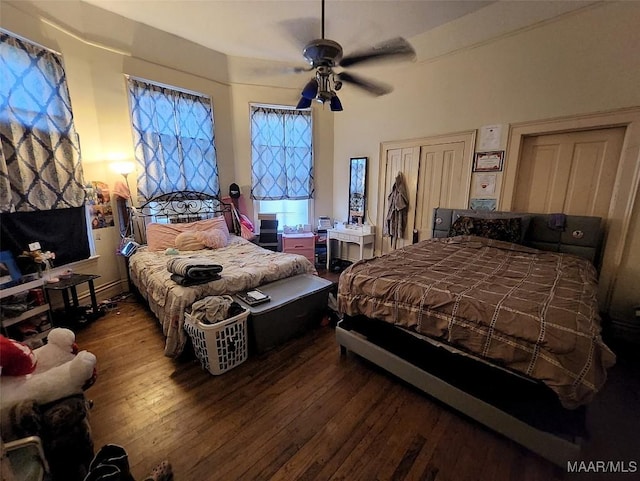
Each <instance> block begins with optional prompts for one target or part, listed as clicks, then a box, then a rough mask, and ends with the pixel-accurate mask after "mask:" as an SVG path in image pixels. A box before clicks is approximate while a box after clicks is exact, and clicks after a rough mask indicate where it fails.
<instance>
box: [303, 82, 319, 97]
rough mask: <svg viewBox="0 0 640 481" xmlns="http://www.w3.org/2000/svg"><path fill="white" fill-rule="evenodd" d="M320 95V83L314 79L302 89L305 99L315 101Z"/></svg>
mask: <svg viewBox="0 0 640 481" xmlns="http://www.w3.org/2000/svg"><path fill="white" fill-rule="evenodd" d="M317 93H318V81H317V80H316V79H315V78H312V79H311V80H309V81H308V82H307V85H305V86H304V88H303V89H302V97H303V98H305V99H309V100H313V99H314V98H316V95H317Z"/></svg>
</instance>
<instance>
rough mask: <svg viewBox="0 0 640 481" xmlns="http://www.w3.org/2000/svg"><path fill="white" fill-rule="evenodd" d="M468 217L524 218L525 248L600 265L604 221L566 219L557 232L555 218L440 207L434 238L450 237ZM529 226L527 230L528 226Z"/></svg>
mask: <svg viewBox="0 0 640 481" xmlns="http://www.w3.org/2000/svg"><path fill="white" fill-rule="evenodd" d="M463 215H469V216H471V217H478V216H479V215H482V217H485V218H490V219H499V218H505V217H521V218H522V220H523V226H525V227H524V228H525V229H526V231H525V236H524V241H523V244H524V245H526V246H529V247H534V248H536V249H540V250H545V251H552V252H567V253H569V254H574V255H577V256H580V257H584V258H585V259H588V260H590V261H591V262H592V263H593V264H594V265H595V266H596V267H598V265H599V263H600V252H601V247H602V241H603V239H604V229H603V222H602V218H601V217H589V216H580V215H567V216H566V222H565V224H564V229H562V230H555V229H552V228H551V227H550V226H549V223H550V221H551V220H552V217H551V216H552V214H531V213H526V212H524V213H523V212H506V211H491V212H487V211H478V210H469V209H445V208H442V207H437V208H435V209H434V211H433V230H432V236H433V237H448V236H449V229H450V227H451V225H452V224H453V222H455V220H456V219H458V217H460V216H463ZM527 224H528V226H527Z"/></svg>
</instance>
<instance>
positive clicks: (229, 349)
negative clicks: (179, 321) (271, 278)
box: [184, 309, 249, 374]
mask: <svg viewBox="0 0 640 481" xmlns="http://www.w3.org/2000/svg"><path fill="white" fill-rule="evenodd" d="M248 317H249V311H248V310H247V309H245V310H244V312H242V313H240V314H238V315H237V316H234V317H230V318H229V319H225V320H224V321H220V322H216V323H214V324H205V323H202V322H200V321H198V320H197V319H194V318H193V317H191V315H190V314H189V313H185V315H184V329H185V330H186V331H187V333H188V334H189V336H190V337H191V342H192V343H193V350H194V351H195V353H196V356H197V357H198V360H199V361H200V363H201V364H202V367H203V369H206V370H207V371H209V372H210V373H211V374H222V373H224V372H227V371H228V370H229V369H232V368H234V367H236V366H237V365H239V364H242V363H243V362H244V361H246V360H247V354H248V346H247V318H248Z"/></svg>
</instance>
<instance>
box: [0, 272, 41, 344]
mask: <svg viewBox="0 0 640 481" xmlns="http://www.w3.org/2000/svg"><path fill="white" fill-rule="evenodd" d="M31 289H42V295H43V296H44V300H45V302H44V304H40V305H37V306H33V307H32V308H30V309H28V310H27V311H25V312H23V313H22V314H20V315H19V316H16V317H5V316H4V315H3V316H2V317H0V324H1V326H2V333H3V334H4V335H6V336H7V337H14V338H18V340H20V341H22V342H24V343H25V344H27V345H29V346H30V347H32V348H35V347H39V346H40V345H42V340H43V339H44V338H46V337H47V335H48V334H49V331H50V330H51V315H50V312H51V311H50V305H49V302H48V301H47V297H46V293H45V289H44V280H43V279H35V280H33V281H29V282H25V283H23V284H18V285H16V286H12V287H8V288H6V289H0V305H6V304H8V303H7V302H6V300H7V299H9V298H10V297H12V296H15V295H18V294H24V293H25V292H28V291H30V290H31ZM43 315H45V316H46V318H47V321H48V324H49V327H48V328H47V329H45V330H43V331H41V332H38V333H36V334H30V335H27V336H24V338H22V339H20V338H19V336H11V335H10V333H9V332H8V329H9V328H10V327H12V326H17V325H18V324H21V323H23V322H25V321H29V320H31V319H34V318H36V317H38V316H40V317H42V316H43Z"/></svg>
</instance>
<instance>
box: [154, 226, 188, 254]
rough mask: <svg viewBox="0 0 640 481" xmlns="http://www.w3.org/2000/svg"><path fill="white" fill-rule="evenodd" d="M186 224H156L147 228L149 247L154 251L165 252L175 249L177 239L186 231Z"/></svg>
mask: <svg viewBox="0 0 640 481" xmlns="http://www.w3.org/2000/svg"><path fill="white" fill-rule="evenodd" d="M183 225H185V224H156V223H151V224H149V225H148V226H147V246H148V247H149V250H152V251H163V250H166V249H168V248H170V247H175V245H176V237H177V236H178V234H180V233H182V232H184V231H185V230H184V229H182V228H181V227H182V226H183Z"/></svg>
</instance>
